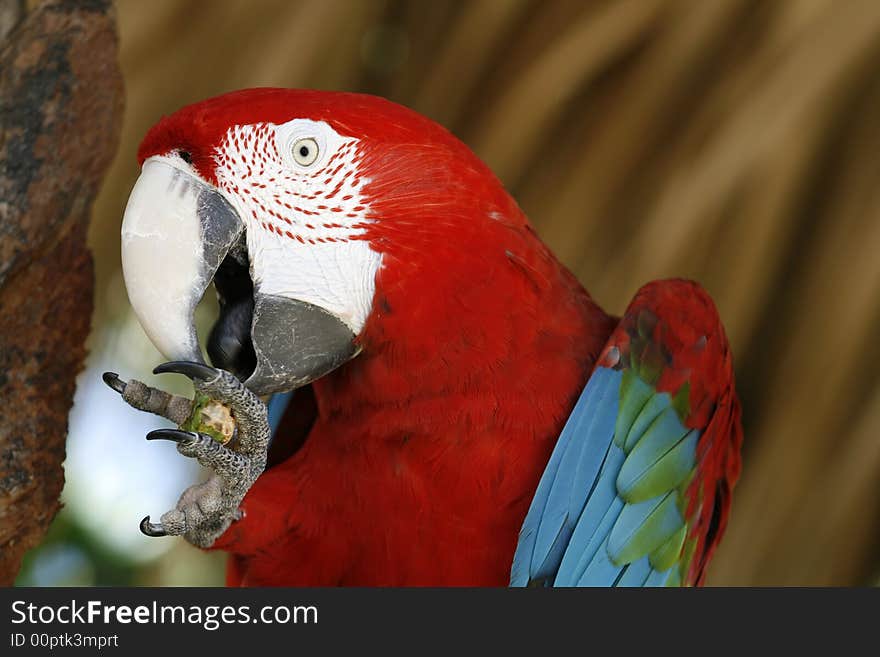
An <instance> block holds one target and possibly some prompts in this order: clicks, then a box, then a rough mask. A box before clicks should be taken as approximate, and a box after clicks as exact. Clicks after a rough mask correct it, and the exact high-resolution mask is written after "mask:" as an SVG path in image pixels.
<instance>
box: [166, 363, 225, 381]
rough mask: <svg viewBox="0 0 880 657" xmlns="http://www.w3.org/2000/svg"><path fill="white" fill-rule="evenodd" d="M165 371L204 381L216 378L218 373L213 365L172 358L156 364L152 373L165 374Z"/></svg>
mask: <svg viewBox="0 0 880 657" xmlns="http://www.w3.org/2000/svg"><path fill="white" fill-rule="evenodd" d="M167 372H173V373H174V374H183V375H184V376H187V377H189V378H190V379H196V380H199V381H205V382H208V381H212V380H214V379H216V378H217V377H218V376H219V374H220V373H219V371H218V370H215V369H214V368H213V367H209V366H208V365H204V364H202V363H195V362H192V361H188V360H172V361H170V362H168V363H162V364H161V365H157V366H156V367H155V369H153V374H165V373H167Z"/></svg>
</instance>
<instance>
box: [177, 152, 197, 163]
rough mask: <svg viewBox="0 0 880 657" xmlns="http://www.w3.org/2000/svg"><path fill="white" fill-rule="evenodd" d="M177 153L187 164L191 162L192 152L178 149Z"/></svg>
mask: <svg viewBox="0 0 880 657" xmlns="http://www.w3.org/2000/svg"><path fill="white" fill-rule="evenodd" d="M177 154H178V155H179V156H180V159H181V160H183V161H184V162H186V163H187V164H192V163H193V158H192V153H190V152H189V151H178V152H177Z"/></svg>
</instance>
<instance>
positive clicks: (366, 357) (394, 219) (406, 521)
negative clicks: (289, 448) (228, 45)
mask: <svg viewBox="0 0 880 657" xmlns="http://www.w3.org/2000/svg"><path fill="white" fill-rule="evenodd" d="M294 117H304V118H310V119H313V120H324V121H326V122H328V123H330V124H331V125H332V126H333V127H334V129H336V130H337V131H338V132H340V133H341V134H346V135H351V136H355V137H357V138H358V139H360V140H361V141H362V156H363V164H362V166H363V167H364V168H365V169H366V170H367V171H368V172H369V178H370V180H371V182H370V183H369V185H368V186H367V188H366V190H365V193H366V194H367V196H368V197H369V199H370V208H371V210H372V211H373V213H374V214H375V221H374V222H372V223H370V224H367V225H366V226H365V227H366V228H367V234H366V235H365V236H364V238H365V239H368V240H369V241H370V244H371V247H372V248H373V249H375V250H377V251H379V252H380V253H382V258H383V260H382V267H381V268H380V270H379V272H378V274H377V278H376V294H375V298H374V300H373V306H372V312H371V314H370V316H369V318H368V320H367V324H366V326H365V328H364V329H363V331H362V332H361V334H360V335H359V336H358V340H359V342H360V344H361V346H362V348H363V351H362V353H361V355H359V356H358V357H357V358H356V359H354V360H353V361H351V362H350V363H348V364H346V365H345V366H343V367H341V368H340V369H338V370H336V371H335V372H333V373H331V374H330V375H328V376H326V377H324V378H323V379H321V380H319V381H317V382H315V383H314V384H313V385H312V388H313V391H314V398H315V402H316V417H315V420H314V423H313V424H312V425H311V428H310V430H309V432H308V436H307V438H306V440H305V442H304V443H303V444H302V446H301V447H300V448H299V449H298V451H296V452H295V453H293V454H292V455H291V456H289V457H288V458H286V459H285V460H283V461H282V462H280V463H278V464H276V465H274V466H273V467H271V468H270V469H269V470H267V471H266V472H265V473H264V474H263V475H262V476H261V477H260V479H259V480H258V481H257V482H256V484H255V485H254V487H253V488H252V490H251V491H250V493H249V494H248V496H247V497H246V498H245V501H244V504H243V508H244V511H245V517H244V518H243V519H242V520H241V521H238V522H236V523H234V524H233V526H232V527H230V529H229V530H228V531H227V532H226V534H224V535H223V536H222V537H221V538H220V539H219V540H218V542H217V543H216V544H215V546H214V547H215V548H219V549H224V550H228V551H229V552H230V553H231V554H232V559H231V561H230V566H229V581H230V583H232V584H245V585H311V584H322V585H335V584H361V585H369V584H383V585H385V584H415V585H425V584H434V585H445V584H470V585H504V584H506V583H507V582H508V579H509V575H510V564H511V560H512V557H513V552H514V548H515V545H516V540H517V534H518V532H519V529H520V526H521V524H522V520H523V518H524V516H525V514H526V511H527V509H528V506H529V503H530V501H531V499H532V495H533V494H534V491H535V489H536V487H537V484H538V480H539V478H540V476H541V473H542V471H543V469H544V467H545V465H546V463H547V460H548V458H549V455H550V453H551V451H552V449H553V446H554V444H555V442H556V439H557V438H558V436H559V432H560V430H561V429H562V426H563V424H564V423H565V420H566V418H567V417H568V414H569V412H570V410H571V408H572V406H573V404H574V402H575V401H576V399H577V397H578V395H579V393H580V392H581V390H582V388H583V386H584V384H585V382H586V380H587V378H588V376H589V374H590V372H591V370H592V368H593V366H594V364H595V363H596V361H597V358H598V357H599V354H600V352H601V351H602V348H603V346H604V345H605V344H606V341H607V340H608V338H609V336H610V335H611V334H612V331H613V330H614V328H615V326H616V325H617V322H616V320H615V319H614V318H612V317H610V316H609V315H607V314H606V313H604V312H603V311H602V310H601V309H600V308H599V307H598V306H597V305H596V304H595V303H594V302H593V301H592V299H591V298H590V297H589V295H588V294H587V293H586V291H585V290H584V289H583V288H582V287H581V286H580V285H579V284H578V283H577V281H576V280H575V279H574V277H573V276H572V275H571V274H570V273H569V272H568V271H567V270H566V269H565V268H564V267H563V266H562V265H561V264H560V263H559V262H558V261H557V260H556V259H555V257H554V256H553V255H552V254H551V253H550V252H549V251H548V250H547V248H546V247H545V246H544V244H543V243H542V242H541V241H540V240H539V239H538V237H537V236H536V235H535V234H534V232H533V231H532V229H531V227H530V226H529V224H528V221H527V219H526V218H525V216H524V215H523V213H522V212H521V211H520V209H519V208H518V206H517V205H516V203H515V202H514V201H513V199H512V198H511V197H510V196H509V195H508V194H507V193H506V192H505V191H504V189H503V188H502V186H501V184H500V183H499V181H498V180H497V179H496V178H495V176H494V175H493V174H492V173H491V172H490V171H489V170H488V168H486V166H485V165H484V164H483V163H482V162H480V161H479V160H478V159H477V158H476V157H475V156H474V155H473V154H472V153H471V152H470V151H469V150H468V149H467V148H466V147H465V146H464V145H463V144H461V143H460V142H459V141H458V140H457V139H455V138H454V137H453V136H452V135H451V134H449V133H448V132H447V131H446V130H444V129H443V128H441V127H439V126H437V125H436V124H434V123H433V122H431V121H429V120H427V119H425V118H423V117H421V116H419V115H417V114H415V113H413V112H411V111H409V110H406V109H404V108H401V107H399V106H397V105H394V104H392V103H389V102H387V101H384V100H381V99H377V98H372V97H367V96H359V95H353V94H331V93H324V92H305V91H290V90H253V91H249V92H238V93H235V94H229V95H227V96H221V97H219V98H216V99H212V100H209V101H205V102H203V103H199V104H197V105H194V106H191V107H188V108H184V109H183V110H181V111H180V112H178V113H176V114H174V115H172V116H171V117H168V118H166V119H163V120H162V121H161V122H160V123H159V124H157V126H156V127H155V128H153V130H151V131H150V133H149V134H148V135H147V137H146V139H145V140H144V143H143V144H142V146H141V149H140V152H139V157H140V159H141V161H142V160H143V159H145V158H146V157H149V156H150V155H153V154H157V153H165V152H167V151H170V150H173V149H185V150H188V151H189V152H191V154H192V156H193V161H194V162H195V165H196V167H197V169H198V171H199V172H200V173H201V174H202V175H203V176H204V177H205V179H207V180H209V181H211V180H213V172H212V166H213V164H212V161H213V160H212V157H213V155H212V153H213V151H212V149H213V147H214V145H216V144H217V142H218V140H219V139H220V138H221V136H222V135H223V134H224V133H225V131H226V130H227V129H228V128H229V127H230V126H232V125H235V124H251V123H256V122H276V123H281V122H284V121H287V120H290V119H291V118H294ZM670 303H676V302H675V301H670ZM688 312H696V313H698V314H697V315H696V316H690V315H687V314H684V315H682V318H683V320H682V321H683V322H684V325H689V323H690V324H692V325H693V326H694V327H695V328H694V330H700V329H699V328H697V327H699V326H701V324H700V323H701V322H702V317H701V313H704V311H703V310H700V308H699V307H697V306H694V305H693V304H690V305H688ZM705 312H706V313H708V311H705ZM711 313H712V314H711V316H709V315H706V317H707V318H708V319H707V321H711V320H713V319H714V310H711ZM713 330H716V329H713ZM722 338H723V334H722ZM724 345H725V347H726V340H725V341H724ZM668 346H669V347H670V348H671V349H672V350H673V355H674V356H675V357H676V358H677V357H679V356H678V355H677V354H675V353H674V348H675V347H674V345H672V344H669V345H668ZM682 357H685V356H682ZM728 357H729V356H728ZM725 383H726V382H719V386H722V385H723V384H725ZM719 394H720V393H719V390H718V389H716V388H713V387H712V386H711V385H709V386H708V387H707V388H706V389H705V390H704V389H702V388H700V389H699V390H698V389H697V387H694V388H692V390H691V395H692V408H694V409H695V411H694V412H695V413H702V412H710V411H709V410H707V409H708V408H709V407H708V406H705V405H704V398H705V401H706V404H709V405H711V404H712V403H715V402H716V401H717V400H718V399H719V398H720V397H719ZM701 395H703V396H701ZM302 406H303V405H302V404H300V405H299V407H295V408H294V409H293V410H292V411H291V413H297V412H300V413H301V412H303V410H302ZM292 421H293V420H292V419H291V418H287V419H286V420H285V423H284V424H283V425H282V429H281V431H280V433H281V434H283V433H284V431H285V430H288V429H289V427H291V426H292V424H291V422H292ZM282 438H283V435H282ZM724 438H726V437H722V439H724ZM704 464H705V467H707V468H713V469H714V470H715V471H713V472H711V473H709V474H708V475H707V476H708V477H710V478H712V480H713V481H714V480H715V479H716V478H718V477H719V476H722V477H727V478H731V479H733V478H735V474H736V472H735V470H736V468H735V467H733V466H732V465H731V464H730V463H729V462H727V461H724V459H717V458H714V457H712V458H709V457H707V458H706V459H704ZM737 467H738V466H737ZM725 468H726V470H725ZM725 514H726V508H725ZM716 536H717V533H716ZM716 541H717V537H716ZM713 545H714V543H713ZM711 547H712V545H708V546H701V551H702V552H704V553H706V552H708V551H709V550H710V549H711Z"/></svg>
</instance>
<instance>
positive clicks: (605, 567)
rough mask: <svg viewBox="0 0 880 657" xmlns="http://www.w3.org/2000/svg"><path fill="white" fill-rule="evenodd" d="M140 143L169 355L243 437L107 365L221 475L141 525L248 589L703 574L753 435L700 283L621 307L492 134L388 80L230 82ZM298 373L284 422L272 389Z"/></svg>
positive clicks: (141, 186) (148, 287)
mask: <svg viewBox="0 0 880 657" xmlns="http://www.w3.org/2000/svg"><path fill="white" fill-rule="evenodd" d="M540 157H548V153H541V154H540ZM138 160H139V162H140V165H141V167H142V170H141V174H140V177H139V179H138V180H137V182H136V184H135V186H134V188H133V190H132V193H131V195H130V198H129V200H128V204H127V206H126V209H125V214H124V217H123V223H122V262H123V273H124V278H125V284H126V287H127V291H128V294H129V299H130V301H131V304H132V307H133V309H134V312H135V313H136V315H137V317H138V319H139V321H140V323H141V324H142V326H143V328H144V330H145V332H146V333H147V335H148V336H149V337H150V339H151V340H152V341H153V343H154V344H155V345H156V347H157V348H158V349H159V351H160V352H162V354H163V355H164V356H165V357H166V358H168V359H169V362H167V363H165V364H163V365H160V366H159V367H157V368H156V370H155V371H156V372H159V373H162V372H176V373H181V374H184V375H186V376H188V377H189V378H190V379H191V380H192V382H193V385H194V387H195V390H196V393H197V395H196V399H197V400H199V399H207V398H210V399H212V400H217V401H218V402H220V403H222V404H225V405H226V406H228V407H229V408H230V409H231V413H232V415H233V417H234V420H235V425H236V431H235V437H234V438H233V440H232V441H231V442H227V443H226V444H223V442H222V441H218V440H216V439H215V438H216V436H212V435H209V434H208V433H205V432H202V431H199V430H196V429H194V428H193V426H192V425H186V424H185V422H186V418H187V417H188V416H189V415H190V414H191V412H192V403H191V402H190V401H189V400H187V399H184V398H182V397H177V396H173V395H168V394H166V393H164V392H162V391H161V390H158V389H155V388H151V387H148V386H146V385H144V384H143V383H140V382H138V381H136V380H130V381H128V382H124V381H123V380H122V379H120V378H119V376H118V375H116V374H115V373H107V374H105V381H107V383H108V384H109V385H110V386H111V387H113V388H114V389H115V390H116V391H117V392H119V393H121V394H122V396H123V398H124V399H125V401H126V402H128V403H129V404H131V405H132V406H134V407H136V408H139V409H142V410H146V411H151V412H154V413H157V414H159V415H163V416H165V417H168V418H170V419H172V420H174V421H175V422H176V423H178V424H179V425H182V426H183V428H181V429H158V430H156V431H153V432H151V433H150V434H149V435H148V436H147V437H148V438H149V439H168V440H173V441H174V442H176V443H177V449H178V451H180V453H181V454H183V455H185V456H188V457H193V458H197V459H198V460H199V462H201V463H202V464H203V465H205V466H207V467H208V468H209V469H210V470H211V471H212V474H211V476H210V477H209V478H208V480H207V481H205V482H203V483H201V484H197V485H195V486H193V487H191V488H189V489H188V490H187V491H185V492H184V493H183V495H182V496H181V498H180V501H179V502H178V504H177V506H176V508H174V509H172V510H170V511H169V512H167V513H165V514H164V515H163V516H162V518H161V522H152V521H151V520H150V518H149V516H148V517H146V518H144V520H143V521H142V523H141V529H142V531H144V532H145V533H147V534H148V535H151V536H163V535H182V536H184V537H185V538H186V539H187V540H188V541H190V542H191V543H193V544H194V545H196V546H200V547H203V548H206V549H219V550H225V551H226V552H228V553H229V555H230V558H229V561H228V567H227V581H228V583H229V584H230V585H488V586H499V585H506V584H511V585H514V586H526V585H529V586H576V585H588V586H593V585H597V586H604V585H609V586H610V585H635V586H642V585H645V586H650V585H698V584H701V583H702V582H703V579H704V577H705V574H706V566H707V563H708V562H709V559H710V558H711V556H712V553H713V551H714V549H715V547H716V546H717V545H718V542H719V540H720V539H721V536H722V534H723V532H724V529H725V525H726V522H727V517H728V510H729V506H730V496H731V490H732V488H733V486H734V484H735V482H736V480H737V477H738V475H739V471H740V456H739V452H740V445H741V441H742V428H741V423H740V405H739V401H738V399H737V395H736V391H735V387H734V374H733V367H732V362H731V353H730V347H729V345H728V341H727V338H726V336H725V333H724V329H723V327H722V325H721V321H720V319H719V317H718V314H717V312H716V309H715V307H714V305H713V303H712V300H711V299H710V297H709V296H708V294H707V293H706V292H705V291H704V290H703V289H702V288H701V287H700V286H699V285H698V284H696V283H694V282H690V281H686V280H664V281H654V282H651V283H648V284H647V285H645V286H644V287H643V288H641V289H640V290H639V291H638V293H637V294H636V295H635V298H634V299H633V301H632V302H631V303H630V305H629V307H628V308H627V310H626V312H625V313H624V315H623V316H622V317H621V318H617V317H613V316H611V315H609V314H608V313H606V312H604V311H603V310H602V309H601V308H600V307H599V305H598V304H597V303H596V302H595V301H594V300H593V299H592V298H591V297H590V295H589V294H588V293H587V292H586V291H585V290H584V288H583V287H582V286H581V285H580V283H579V282H578V281H577V280H576V279H575V277H574V276H573V275H572V274H571V273H570V272H569V271H568V270H567V269H566V268H565V267H564V266H563V265H562V264H561V263H560V262H559V261H558V260H557V259H556V258H555V257H554V255H553V254H552V253H551V252H550V250H549V249H548V247H547V246H546V245H545V244H544V243H543V242H542V241H541V240H540V238H539V237H538V236H537V234H536V233H535V231H534V230H533V228H532V226H531V225H530V223H529V221H528V219H527V218H526V216H525V215H524V213H523V211H522V210H521V209H520V208H519V207H518V205H517V203H516V202H515V201H514V199H513V198H512V197H511V196H510V195H509V194H508V193H507V192H506V191H505V189H504V188H503V186H502V184H501V183H500V182H499V180H498V179H497V178H496V177H495V176H494V175H493V173H492V172H491V171H490V169H489V168H488V167H487V166H486V165H485V164H484V163H483V162H481V161H480V160H479V159H478V158H477V157H476V156H475V155H474V153H472V152H471V151H470V150H469V149H468V148H467V147H466V146H465V145H464V144H463V143H462V142H461V141H459V140H458V139H456V138H455V137H454V136H453V135H452V134H451V133H450V132H448V131H447V130H446V129H444V128H443V127H441V126H439V125H438V124H436V123H434V122H432V121H431V120H429V119H427V118H425V117H423V116H421V115H419V114H417V113H416V112H414V111H411V110H409V109H407V108H404V107H402V106H400V105H397V104H394V103H392V102H389V101H387V100H384V99H381V98H378V97H373V96H368V95H360V94H353V93H341V92H325V91H311V90H291V89H274V88H264V89H250V90H244V91H237V92H233V93H227V94H225V95H222V96H219V97H216V98H212V99H209V100H205V101H203V102H199V103H196V104H193V105H190V106H187V107H184V108H183V109H180V110H179V111H177V112H176V113H174V114H172V115H170V116H166V117H164V118H162V119H161V120H160V121H159V122H158V123H157V124H156V125H155V126H154V127H153V128H151V129H150V130H149V132H148V133H147V135H146V137H145V138H144V140H143V142H142V144H141V146H140V149H139V152H138ZM212 283H213V285H214V288H215V289H216V293H217V296H218V300H219V306H220V312H219V318H218V319H217V322H216V324H215V325H214V327H213V329H212V330H211V333H210V336H209V338H208V341H207V349H206V351H207V354H208V356H209V357H210V362H211V365H208V364H207V362H206V361H205V358H204V356H203V354H202V347H201V345H200V343H199V339H198V337H197V335H196V331H195V328H194V325H193V311H194V308H195V306H196V304H197V303H198V302H199V300H200V299H201V298H202V296H203V295H204V294H205V292H206V290H207V289H208V287H209V286H210V285H211V284H212ZM292 390H295V392H294V393H293V395H292V397H291V398H290V399H291V400H290V403H289V405H288V406H287V409H286V412H284V413H283V417H281V419H280V421H279V420H278V419H277V416H278V409H277V405H276V407H275V410H274V411H273V415H275V416H276V417H275V420H274V421H275V422H276V423H278V426H277V430H275V432H274V438H273V437H272V435H271V434H272V433H273V432H272V429H271V426H270V423H269V412H268V410H267V406H266V400H268V399H269V398H270V397H272V395H276V397H275V399H276V400H277V399H278V398H279V397H278V395H281V394H284V395H286V396H285V397H284V399H287V398H288V397H290V395H289V394H288V393H289V392H290V391H292Z"/></svg>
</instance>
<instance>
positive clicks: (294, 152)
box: [275, 119, 350, 172]
mask: <svg viewBox="0 0 880 657" xmlns="http://www.w3.org/2000/svg"><path fill="white" fill-rule="evenodd" d="M349 141H350V139H347V138H345V137H342V136H341V135H340V134H339V133H337V132H336V131H335V130H334V129H333V128H331V127H330V126H329V125H327V124H326V123H324V122H323V121H311V120H309V119H294V120H293V121H288V122H287V123H283V124H281V125H279V126H276V127H275V147H276V149H277V150H278V152H279V153H280V154H281V157H282V158H283V159H284V162H285V164H287V166H289V167H290V168H291V169H293V170H295V171H296V170H300V171H309V172H311V171H317V170H319V169H320V168H321V167H323V166H324V165H326V164H327V162H328V160H329V159H330V158H331V157H332V156H333V154H334V153H336V152H337V151H339V149H340V148H341V147H342V146H343V145H345V144H346V143H348V142H349Z"/></svg>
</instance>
